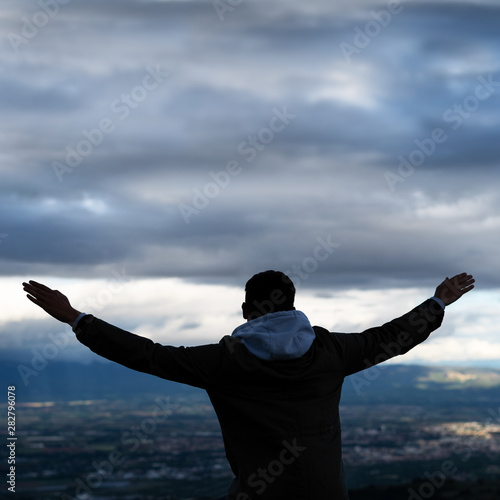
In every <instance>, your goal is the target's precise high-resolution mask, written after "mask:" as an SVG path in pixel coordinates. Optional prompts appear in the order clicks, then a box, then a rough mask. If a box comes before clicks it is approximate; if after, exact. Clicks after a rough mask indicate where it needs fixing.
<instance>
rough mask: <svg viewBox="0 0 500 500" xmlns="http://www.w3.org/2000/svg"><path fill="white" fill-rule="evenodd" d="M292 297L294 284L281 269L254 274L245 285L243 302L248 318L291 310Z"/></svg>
mask: <svg viewBox="0 0 500 500" xmlns="http://www.w3.org/2000/svg"><path fill="white" fill-rule="evenodd" d="M294 299H295V286H294V285H293V282H292V280H291V279H290V278H289V277H288V276H287V275H286V274H284V273H282V272H281V271H264V272H262V273H258V274H255V275H254V276H252V277H251V278H250V279H249V280H248V281H247V283H246V285H245V304H246V307H247V311H248V316H249V319H255V318H258V317H259V316H264V315H265V314H269V313H274V312H279V311H291V310H292V309H293V301H294Z"/></svg>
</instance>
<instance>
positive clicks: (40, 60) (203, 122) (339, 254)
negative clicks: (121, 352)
mask: <svg viewBox="0 0 500 500" xmlns="http://www.w3.org/2000/svg"><path fill="white" fill-rule="evenodd" d="M402 5H403V6H404V9H403V11H402V12H401V13H399V14H397V15H393V16H392V18H391V22H390V23H389V24H388V26H387V27H381V28H380V33H379V34H377V36H374V37H371V38H370V37H368V38H369V43H368V44H367V45H366V47H363V48H360V47H357V49H358V52H359V53H354V54H353V55H352V58H351V60H350V61H348V60H346V58H345V56H344V54H343V52H342V49H341V44H342V43H343V42H344V43H350V44H354V43H355V38H354V37H355V35H356V33H357V32H356V31H355V28H359V29H360V30H361V31H363V30H364V29H365V26H366V23H367V22H369V21H372V22H373V19H374V17H373V14H372V12H371V11H372V10H375V11H377V12H379V11H380V10H381V9H386V8H387V4H386V3H383V2H369V1H359V2H347V1H338V2H327V1H324V2H323V1H317V2H311V3H307V4H304V2H298V1H297V2H288V3H287V4H286V6H284V5H282V4H280V3H274V2H265V3H264V2H254V3H251V4H248V5H247V4H245V3H243V4H242V5H241V6H240V7H238V8H236V9H235V10H234V11H232V12H229V13H228V14H227V16H226V17H225V20H224V21H223V22H221V21H220V20H219V18H218V16H217V13H216V12H215V10H214V9H213V6H212V4H211V3H210V2H208V3H207V2H140V1H132V0H130V1H120V2H105V3H102V2H70V3H69V4H68V5H65V6H61V8H60V11H59V12H58V13H57V15H55V16H54V17H53V18H51V19H50V22H48V23H47V25H46V26H44V27H41V28H40V29H39V32H38V33H37V34H36V36H34V37H33V38H32V39H29V40H28V42H27V43H26V44H22V45H20V46H19V47H18V49H19V51H18V53H16V51H14V50H13V47H12V37H11V39H9V33H10V34H11V33H13V32H15V33H21V29H22V25H23V21H22V17H23V16H26V17H27V18H29V19H32V16H33V15H34V14H35V12H36V9H37V7H36V4H33V3H28V2H18V3H16V7H15V8H13V7H12V6H9V7H2V11H3V14H4V17H3V21H2V24H3V32H4V43H6V44H7V47H8V49H9V50H8V51H7V53H5V55H4V56H3V61H2V65H3V68H4V69H3V71H2V76H1V77H0V80H1V82H0V83H1V85H2V93H1V95H0V102H1V104H2V108H3V109H4V110H5V113H6V116H7V117H8V120H6V121H5V122H4V123H3V124H2V126H1V127H2V134H1V137H2V139H1V144H2V153H1V154H0V233H7V234H9V238H8V239H6V240H5V241H3V242H2V245H1V246H0V273H2V274H4V275H9V274H18V273H21V274H29V273H35V272H36V273H37V274H54V275H62V276H72V275H74V276H82V277H90V276H99V274H100V273H101V272H102V269H103V266H109V265H125V266H126V267H127V269H128V270H129V272H130V274H133V275H134V276H138V277H140V276H181V277H183V278H186V279H195V280H196V279H198V280H211V281H219V282H228V283H229V282H231V283H232V282H235V281H237V282H238V283H239V282H241V278H242V276H243V275H245V276H246V275H248V274H251V273H252V272H256V271H258V270H260V269H263V268H282V269H285V270H286V269H291V266H293V265H296V266H299V265H301V264H302V263H303V262H304V259H307V258H308V257H309V256H310V255H311V254H312V252H314V249H315V247H316V246H317V245H318V238H327V237H330V238H331V239H332V241H335V242H337V243H339V244H340V247H338V249H336V251H335V252H334V253H333V254H332V256H331V258H328V259H326V260H325V261H324V262H321V265H319V266H318V272H315V273H313V275H311V277H310V279H307V280H302V281H303V284H304V286H318V287H324V286H328V287H336V286H339V287H342V286H350V285H354V286H359V287H386V286H394V285H396V284H397V285H398V286H403V287H404V286H415V285H417V284H423V285H425V284H427V283H430V282H433V283H434V282H435V280H436V279H437V277H438V278H440V277H441V276H443V275H446V274H451V273H453V272H455V271H456V272H459V271H462V270H464V269H467V270H468V271H471V272H474V273H475V274H478V276H479V277H480V278H481V281H482V283H483V286H488V287H498V284H499V280H500V274H499V273H498V271H495V269H497V268H498V266H496V265H495V264H496V254H495V249H496V242H495V234H498V218H497V216H496V214H497V213H498V208H499V198H498V194H497V192H496V190H495V189H494V188H493V187H494V186H495V185H496V183H497V182H498V181H499V169H498V168H496V166H497V161H498V160H497V157H498V155H497V149H498V148H497V144H496V142H497V141H496V134H497V128H498V118H497V117H498V111H499V107H500V84H498V85H497V82H500V61H499V58H498V53H499V51H498V48H499V47H498V45H499V38H498V35H497V27H498V21H499V16H500V9H499V7H498V6H496V4H492V3H491V2H470V3H468V2H465V1H463V2H459V1H456V2H451V1H448V2H427V3H426V2H419V3H413V2H405V3H404V4H402ZM61 41H63V42H64V43H61ZM148 68H161V70H162V71H165V72H168V73H169V76H168V77H166V76H165V77H164V78H163V79H162V81H161V82H157V83H158V85H155V86H154V88H151V89H149V90H148V89H146V91H144V85H145V83H144V78H145V77H146V76H147V74H148ZM481 78H483V80H484V79H486V81H488V79H489V81H491V82H493V83H492V84H491V86H490V88H489V90H490V95H489V96H488V97H487V98H484V99H478V98H476V100H477V106H476V102H475V101H474V96H475V95H476V90H477V87H478V85H479V84H480V82H481V80H480V79H481ZM148 82H149V84H151V83H152V82H153V80H151V79H149V80H148ZM138 87H140V88H139V90H137V89H138ZM141 88H142V90H141ZM134 92H135V94H134ZM134 95H135V98H134V97H130V96H134ZM481 95H482V96H484V95H485V94H484V93H482V94H481ZM124 96H125V97H124ZM127 99H128V100H127ZM130 99H132V100H130ZM126 103H131V104H126ZM455 106H462V111H460V113H462V114H459V111H457V108H456V107H455ZM463 106H468V108H467V107H466V108H463ZM471 107H472V108H471ZM275 109H278V110H281V111H282V112H283V110H285V109H286V110H287V111H288V112H289V113H291V114H293V115H295V117H294V118H293V119H292V120H289V121H290V123H287V124H286V126H285V127H284V128H283V129H282V130H280V131H275V132H274V133H273V134H272V139H271V140H269V139H270V138H271V136H270V135H269V132H263V131H264V130H265V129H268V130H269V124H270V120H271V119H272V117H273V116H275V112H274V111H273V110H275ZM464 109H465V111H464ZM467 109H469V111H467ZM450 110H451V111H450ZM125 115H126V116H125ZM445 117H446V118H445ZM102 120H107V121H108V122H107V123H108V129H109V128H113V131H109V132H102V131H101V136H99V133H98V132H94V136H93V137H94V139H95V140H96V142H99V144H97V145H93V144H90V150H91V152H90V153H89V154H88V155H87V156H83V155H81V161H80V163H79V164H78V165H76V166H69V165H66V167H67V170H66V171H63V173H62V174H61V173H60V174H59V177H58V175H57V173H56V171H55V170H54V162H59V164H60V165H61V164H62V165H65V164H66V159H67V155H68V151H69V150H72V151H78V150H79V151H88V145H87V146H86V145H85V144H84V142H85V141H87V142H88V141H89V138H88V134H92V131H94V130H96V129H99V127H100V124H102V123H103V122H102ZM453 126H456V128H453ZM437 128H442V129H443V130H444V131H445V133H446V135H447V137H446V140H444V141H443V142H441V143H439V144H434V145H433V146H432V148H433V150H432V153H431V154H428V155H427V154H425V156H422V155H423V154H424V153H422V149H419V146H418V145H417V142H416V141H420V144H423V142H422V141H425V140H427V141H428V139H429V137H432V133H433V131H434V130H435V129H437ZM84 131H85V132H84ZM96 133H97V135H95V134H96ZM259 134H260V136H259ZM266 134H267V135H266ZM99 137H101V139H99ZM96 138H97V139H99V140H97V139H96ZM252 138H256V139H255V140H258V141H259V142H258V143H257V145H256V146H251V141H252ZM262 138H264V141H263V140H262ZM268 140H269V142H267V143H266V142H265V141H268ZM254 144H255V143H254ZM426 144H427V147H428V148H431V146H429V143H428V142H427V143H426ZM85 147H87V150H86V149H85ZM68 148H69V149H68ZM78 148H80V149H78ZM249 148H250V149H249ZM252 148H253V149H252ZM250 150H252V151H253V154H250V153H249V151H250ZM417 150H419V151H420V153H414V154H413V158H423V159H424V161H423V162H422V163H421V164H419V165H416V164H415V165H413V170H411V172H410V171H408V170H404V171H403V173H401V171H398V166H399V164H400V159H399V157H400V155H402V156H403V157H404V158H405V159H406V160H408V161H410V158H411V154H412V152H413V151H417ZM242 151H247V153H246V154H242ZM429 151H430V149H429ZM253 156H255V157H254V158H253ZM251 157H252V159H251V161H248V160H249V159H250V158H251ZM231 161H236V162H238V166H239V169H238V173H237V174H234V175H233V174H231V175H229V174H224V175H223V177H220V175H222V174H220V175H219V177H218V178H219V180H220V179H222V178H224V179H225V180H224V181H223V182H222V181H221V182H222V184H224V183H225V185H224V186H215V187H214V178H213V175H215V174H218V173H220V172H221V171H224V170H226V168H227V165H228V164H229V162H231ZM211 172H212V174H211ZM387 172H392V173H393V174H394V175H397V176H398V177H399V179H398V180H397V182H395V183H394V184H393V185H392V188H393V189H391V185H390V184H389V183H388V181H387V176H386V174H387ZM210 189H211V190H212V191H210ZM214 189H215V191H214ZM207 190H208V191H207ZM206 192H210V193H211V194H210V197H207V196H206V194H205V195H203V194H201V195H200V193H206ZM214 192H216V193H217V194H216V195H215V196H212V195H213V194H214ZM195 199H198V206H197V207H196V206H195V201H194V200H195ZM181 204H183V205H184V206H190V207H191V208H192V209H193V212H192V213H193V215H192V216H191V217H190V218H189V224H186V220H185V217H184V216H183V213H182V211H181V210H180V209H179V206H180V205H181ZM202 205H206V206H203V207H202ZM200 207H201V208H200Z"/></svg>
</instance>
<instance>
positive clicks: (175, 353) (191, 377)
mask: <svg viewBox="0 0 500 500" xmlns="http://www.w3.org/2000/svg"><path fill="white" fill-rule="evenodd" d="M75 333H76V337H77V339H78V340H79V341H80V342H81V343H82V344H84V345H85V346H87V347H88V348H89V349H90V350H91V351H93V352H95V353H96V354H98V355H99V356H102V357H104V358H106V359H109V360H111V361H114V362H116V363H119V364H121V365H123V366H126V367H127V368H131V369H132V370H136V371H139V372H144V373H149V374H151V375H156V376H157V377H161V378H164V379H168V380H172V381H174V382H180V383H183V384H188V385H192V386H194V387H200V388H202V389H205V388H206V387H207V386H209V385H210V384H211V383H212V382H213V380H215V379H216V378H217V376H218V374H219V373H220V370H221V365H222V362H221V359H222V356H223V355H224V348H223V346H222V344H208V345H202V346H197V347H173V346H164V345H160V344H157V343H154V342H153V341H152V340H150V339H147V338H145V337H141V336H139V335H135V334H133V333H130V332H127V331H125V330H122V329H121V328H118V327H116V326H113V325H110V324H109V323H106V322H105V321H102V320H100V319H98V318H95V317H94V316H92V315H88V316H85V317H84V318H83V319H81V320H80V321H79V323H78V325H77V327H76V328H75Z"/></svg>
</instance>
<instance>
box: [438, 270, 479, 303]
mask: <svg viewBox="0 0 500 500" xmlns="http://www.w3.org/2000/svg"><path fill="white" fill-rule="evenodd" d="M474 282H475V280H474V278H473V277H472V275H471V274H467V273H461V274H457V275H456V276H453V278H446V279H445V280H444V281H443V282H442V283H441V284H440V285H438V287H437V288H436V293H435V294H434V295H435V297H438V298H439V299H441V300H442V301H443V302H444V304H445V305H446V306H448V305H450V304H453V302H455V301H456V300H458V299H459V298H460V297H462V295H464V294H466V293H467V292H470V291H471V290H472V289H473V288H474Z"/></svg>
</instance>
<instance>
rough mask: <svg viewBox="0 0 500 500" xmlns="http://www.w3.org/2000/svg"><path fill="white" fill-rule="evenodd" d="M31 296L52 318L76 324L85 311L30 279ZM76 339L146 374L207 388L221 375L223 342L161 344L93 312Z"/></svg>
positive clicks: (25, 285) (79, 327)
mask: <svg viewBox="0 0 500 500" xmlns="http://www.w3.org/2000/svg"><path fill="white" fill-rule="evenodd" d="M23 288H24V291H25V292H27V293H28V299H29V300H31V302H33V303H35V304H36V305H37V306H39V307H41V308H42V309H43V310H44V311H45V312H46V313H48V314H50V315H51V316H52V317H54V318H56V319H58V320H59V321H62V322H64V323H68V324H69V325H71V326H72V327H73V325H74V322H75V320H76V319H77V318H78V316H80V315H81V314H82V313H80V311H77V310H76V309H75V308H74V307H72V306H71V304H70V302H69V300H68V298H67V297H66V296H65V295H63V294H62V293H61V292H60V291H59V290H52V289H51V288H49V287H48V286H45V285H42V284H41V283H37V282H36V281H29V282H28V283H23ZM73 331H74V332H75V333H76V337H77V339H78V340H79V341H80V342H81V343H82V344H83V345H85V346H87V347H88V348H89V349H91V350H92V351H93V352H95V353H96V354H98V355H99V356H103V357H104V358H107V359H109V360H111V361H114V362H116V363H120V364H121V365H123V366H126V367H128V368H131V369H133V370H137V371H140V372H144V373H150V374H151V375H156V376H157V377H162V378H165V379H168V380H173V381H175V382H181V383H183V384H189V385H192V386H195V387H201V388H206V387H207V386H208V385H210V384H211V383H212V381H213V380H214V379H216V378H217V377H219V374H220V372H221V367H222V358H223V356H224V353H225V350H224V346H223V344H222V343H219V344H208V345H202V346H197V347H172V346H162V345H160V344H158V343H154V342H153V341H152V340H150V339H148V338H146V337H141V336H139V335H135V334H133V333H131V332H128V331H126V330H122V329H120V328H118V327H116V326H114V325H111V324H109V323H106V322H105V321H102V320H100V319H98V318H95V317H94V316H92V315H91V314H89V315H87V316H86V317H85V318H83V319H82V320H81V321H80V322H79V323H78V324H77V325H76V327H73Z"/></svg>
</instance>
